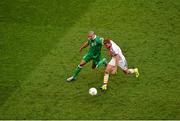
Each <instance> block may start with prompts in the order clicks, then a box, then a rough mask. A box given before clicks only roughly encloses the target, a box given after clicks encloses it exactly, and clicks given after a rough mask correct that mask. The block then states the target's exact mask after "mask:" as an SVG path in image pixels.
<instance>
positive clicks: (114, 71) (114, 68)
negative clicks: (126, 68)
mask: <svg viewBox="0 0 180 121" xmlns="http://www.w3.org/2000/svg"><path fill="white" fill-rule="evenodd" d="M111 73H112V74H117V66H115V67H113V69H112V72H111Z"/></svg>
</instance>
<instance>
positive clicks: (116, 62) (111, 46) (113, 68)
mask: <svg viewBox="0 0 180 121" xmlns="http://www.w3.org/2000/svg"><path fill="white" fill-rule="evenodd" d="M103 43H104V46H105V48H107V49H108V51H109V54H110V56H111V57H112V59H111V60H110V62H109V63H108V65H107V67H106V69H105V73H104V80H103V85H102V87H101V89H102V90H107V85H108V79H109V74H110V73H111V74H116V73H117V66H119V67H120V68H121V69H122V70H123V72H124V73H125V74H135V75H136V77H138V76H139V72H138V68H134V69H129V68H128V66H127V62H126V59H125V57H124V55H123V54H122V51H121V49H120V47H119V46H118V45H117V44H116V43H114V42H113V41H112V40H110V39H104V42H103Z"/></svg>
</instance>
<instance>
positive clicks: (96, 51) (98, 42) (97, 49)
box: [88, 36, 104, 57]
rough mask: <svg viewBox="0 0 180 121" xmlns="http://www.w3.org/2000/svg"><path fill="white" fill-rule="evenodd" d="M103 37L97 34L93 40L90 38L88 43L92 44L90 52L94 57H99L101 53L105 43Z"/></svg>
mask: <svg viewBox="0 0 180 121" xmlns="http://www.w3.org/2000/svg"><path fill="white" fill-rule="evenodd" d="M103 40H104V39H103V38H100V37H98V36H96V38H95V39H93V40H89V41H88V44H89V46H90V48H89V52H88V53H89V54H90V55H92V56H93V57H97V56H99V55H101V48H102V45H103Z"/></svg>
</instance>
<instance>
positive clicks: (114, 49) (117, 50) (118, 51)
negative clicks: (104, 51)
mask: <svg viewBox="0 0 180 121" xmlns="http://www.w3.org/2000/svg"><path fill="white" fill-rule="evenodd" d="M110 42H111V44H112V46H111V48H110V54H111V55H112V56H115V55H119V57H120V59H122V60H125V57H124V55H123V54H122V51H121V48H120V47H119V46H118V45H117V44H116V43H114V42H113V41H112V40H110Z"/></svg>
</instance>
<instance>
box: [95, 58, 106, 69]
mask: <svg viewBox="0 0 180 121" xmlns="http://www.w3.org/2000/svg"><path fill="white" fill-rule="evenodd" d="M103 64H104V65H107V59H106V58H103V59H102V60H100V61H99V62H98V64H97V66H96V67H97V68H99V67H100V66H101V65H103Z"/></svg>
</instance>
